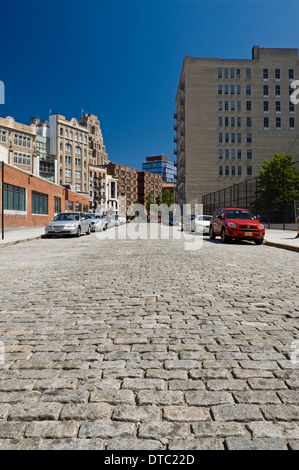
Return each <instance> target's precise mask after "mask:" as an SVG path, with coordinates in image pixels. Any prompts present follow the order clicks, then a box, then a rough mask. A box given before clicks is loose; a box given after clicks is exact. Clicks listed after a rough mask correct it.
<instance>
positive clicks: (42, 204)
mask: <svg viewBox="0 0 299 470" xmlns="http://www.w3.org/2000/svg"><path fill="white" fill-rule="evenodd" d="M31 213H32V214H41V215H46V214H48V195H47V194H43V193H38V192H37V191H32V192H31Z"/></svg>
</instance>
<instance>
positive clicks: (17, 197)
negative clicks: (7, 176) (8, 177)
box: [3, 183, 26, 212]
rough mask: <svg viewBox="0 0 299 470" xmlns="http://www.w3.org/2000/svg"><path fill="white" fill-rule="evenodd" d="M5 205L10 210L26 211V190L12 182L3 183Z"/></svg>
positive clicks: (5, 208)
mask: <svg viewBox="0 0 299 470" xmlns="http://www.w3.org/2000/svg"><path fill="white" fill-rule="evenodd" d="M3 192H4V194H3V196H4V197H3V207H4V210H9V211H21V212H25V211H26V200H25V195H26V190H25V188H20V187H19V186H13V185H12V184H6V183H4V184H3Z"/></svg>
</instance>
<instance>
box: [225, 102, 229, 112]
mask: <svg viewBox="0 0 299 470" xmlns="http://www.w3.org/2000/svg"><path fill="white" fill-rule="evenodd" d="M224 109H225V111H228V101H225V102H224Z"/></svg>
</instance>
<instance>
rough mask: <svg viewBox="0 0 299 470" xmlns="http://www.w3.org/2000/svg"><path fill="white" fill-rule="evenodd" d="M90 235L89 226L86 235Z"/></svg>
mask: <svg viewBox="0 0 299 470" xmlns="http://www.w3.org/2000/svg"><path fill="white" fill-rule="evenodd" d="M90 234H91V228H90V225H89V226H88V230H87V233H86V235H90Z"/></svg>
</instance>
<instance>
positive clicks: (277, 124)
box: [276, 118, 281, 129]
mask: <svg viewBox="0 0 299 470" xmlns="http://www.w3.org/2000/svg"><path fill="white" fill-rule="evenodd" d="M276 129H281V118H276Z"/></svg>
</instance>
